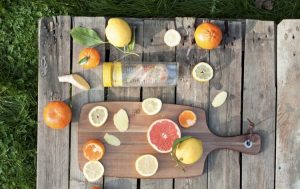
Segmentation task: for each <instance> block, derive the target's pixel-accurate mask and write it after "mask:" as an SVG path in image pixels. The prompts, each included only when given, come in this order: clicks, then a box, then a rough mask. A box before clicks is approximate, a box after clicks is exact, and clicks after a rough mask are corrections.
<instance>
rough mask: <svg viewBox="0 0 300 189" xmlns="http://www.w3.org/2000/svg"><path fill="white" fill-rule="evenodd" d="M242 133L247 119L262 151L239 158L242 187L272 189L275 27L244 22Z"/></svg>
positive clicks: (262, 22)
mask: <svg viewBox="0 0 300 189" xmlns="http://www.w3.org/2000/svg"><path fill="white" fill-rule="evenodd" d="M245 32H246V36H245V59H244V88H243V122H244V123H243V132H244V133H246V132H247V129H248V123H247V118H249V119H250V120H252V121H253V122H254V123H255V124H256V129H255V131H256V132H258V133H259V134H260V135H261V136H262V137H261V138H262V150H261V153H260V154H258V155H256V156H250V155H244V154H243V155H242V188H243V189H250V188H251V189H252V188H261V189H266V188H270V189H272V188H274V167H275V165H274V162H275V157H274V155H275V151H274V149H275V133H274V131H275V102H276V88H275V24H274V22H271V21H256V20H246V30H245Z"/></svg>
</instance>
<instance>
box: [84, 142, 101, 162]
mask: <svg viewBox="0 0 300 189" xmlns="http://www.w3.org/2000/svg"><path fill="white" fill-rule="evenodd" d="M82 151H83V155H84V157H85V158H86V159H87V160H90V161H98V160H100V159H102V157H103V156H104V153H105V147H104V145H103V143H102V142H101V141H99V140H97V139H92V140H88V141H87V142H86V143H85V144H84V146H83V149H82Z"/></svg>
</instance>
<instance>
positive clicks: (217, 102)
mask: <svg viewBox="0 0 300 189" xmlns="http://www.w3.org/2000/svg"><path fill="white" fill-rule="evenodd" d="M226 99H227V92H226V91H221V92H220V93H218V94H217V95H216V96H215V98H214V99H213V101H212V103H211V104H212V106H213V107H215V108H217V107H219V106H222V105H223V104H224V102H225V101H226Z"/></svg>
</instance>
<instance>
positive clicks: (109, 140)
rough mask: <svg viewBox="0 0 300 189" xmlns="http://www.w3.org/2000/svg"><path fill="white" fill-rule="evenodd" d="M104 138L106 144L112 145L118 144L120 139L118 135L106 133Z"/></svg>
mask: <svg viewBox="0 0 300 189" xmlns="http://www.w3.org/2000/svg"><path fill="white" fill-rule="evenodd" d="M104 140H105V142H107V144H110V145H112V146H120V145H121V141H120V139H119V138H118V137H116V136H115V135H111V134H108V133H106V134H105V135H104Z"/></svg>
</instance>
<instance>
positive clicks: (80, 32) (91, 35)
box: [71, 27, 105, 47]
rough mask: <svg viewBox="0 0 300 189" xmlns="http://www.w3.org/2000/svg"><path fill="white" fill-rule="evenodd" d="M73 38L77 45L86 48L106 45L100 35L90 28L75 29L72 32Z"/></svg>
mask: <svg viewBox="0 0 300 189" xmlns="http://www.w3.org/2000/svg"><path fill="white" fill-rule="evenodd" d="M71 36H72V37H73V40H74V41H75V42H76V43H79V44H80V45H83V46H85V47H93V46H96V45H100V44H103V43H105V42H104V41H103V40H102V39H101V38H100V37H99V35H98V34H97V33H96V32H95V31H94V30H93V29H90V28H84V27H75V28H73V29H72V30H71Z"/></svg>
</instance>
